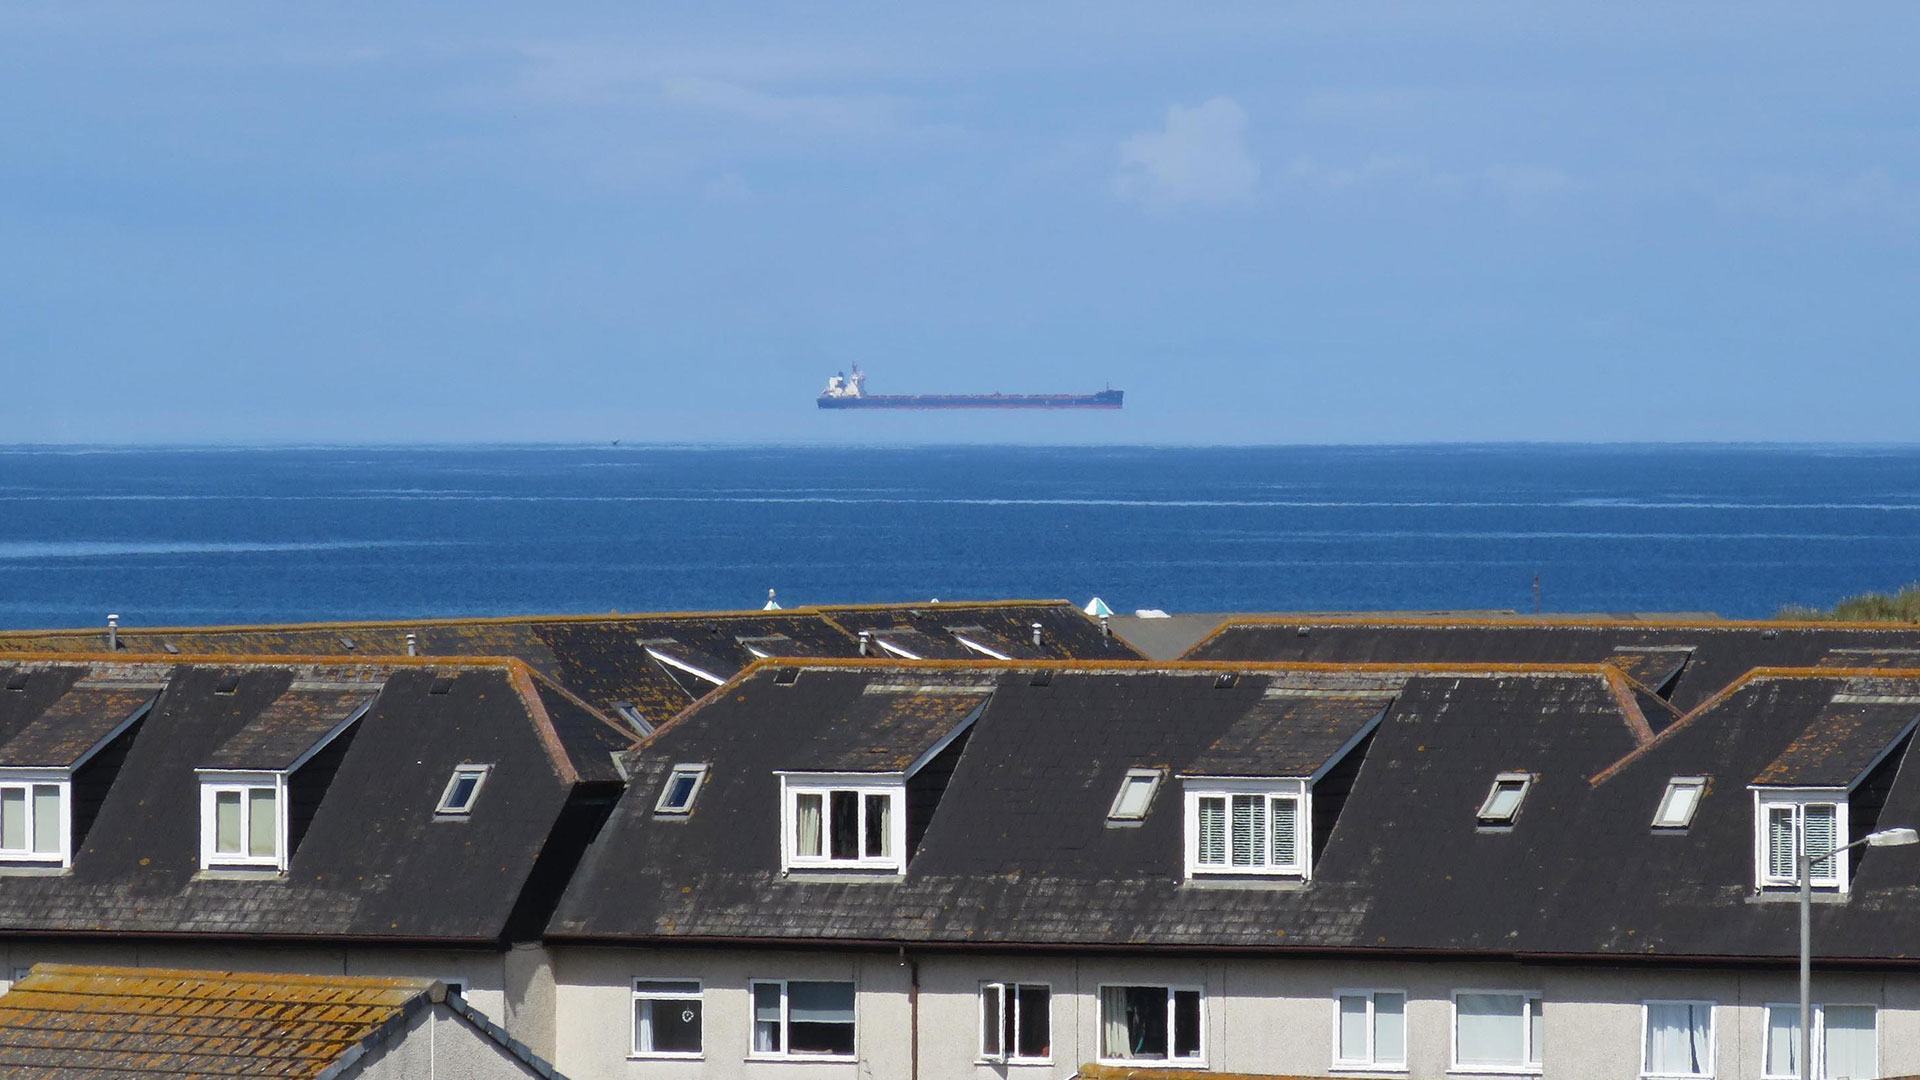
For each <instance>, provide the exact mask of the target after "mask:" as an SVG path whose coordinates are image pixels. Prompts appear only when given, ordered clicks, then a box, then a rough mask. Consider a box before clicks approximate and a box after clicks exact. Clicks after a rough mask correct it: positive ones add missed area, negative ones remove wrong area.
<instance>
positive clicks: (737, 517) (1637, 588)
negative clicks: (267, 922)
mask: <svg viewBox="0 0 1920 1080" xmlns="http://www.w3.org/2000/svg"><path fill="white" fill-rule="evenodd" d="M1536 575H1537V576H1538V578H1539V580H1540V585H1541V592H1540V602H1541V607H1542V609H1543V610H1546V611H1633V610H1641V611H1646V610H1689V611H1718V612H1721V613H1723V614H1727V615H1766V614H1770V613H1772V612H1773V611H1774V610H1776V609H1777V608H1778V607H1779V606H1780V605H1782V604H1785V603H1789V602H1803V603H1816V604H1829V603H1831V602H1832V601H1833V600H1835V599H1836V598H1838V597H1841V596H1843V595H1846V594H1849V593H1853V592H1858V591H1862V590H1866V589H1886V588H1892V587H1896V586H1899V585H1901V584H1905V583H1907V582H1910V581H1914V580H1920V448H1892V449H1858V448H1782V447H1671V446H1636V447H1616V446H1605V447H1560V446H1553V447H1547V446H1477V447H1451V446H1450V447H1335V448H1300V447H1295V448H1284V447H1280V448H1238V449H1235V448H1226V449H1220V448H1214V449H1149V448H1125V447H1098V448H1066V449H1062V448H1025V447H950V448H800V447H781V448H737V447H736V448H717V447H668V446H655V447H648V446H638V447H628V446H617V447H452V448H434V449H421V448H312V449H142V450H123V449H98V450H81V449H66V448H61V449H36V448H12V449H0V625H6V626H14V627H30V626H93V625H99V624H100V623H101V622H102V620H103V619H104V617H105V614H106V613H107V612H109V611H115V612H119V613H120V614H121V615H122V617H123V619H124V620H125V621H126V622H127V623H128V624H129V625H149V626H151V625H166V624H180V623H221V622H248V621H261V620H292V619H341V618H373V617H416V616H428V615H455V614H500V613H513V612H572V611H580V612H586V611H609V610H622V611H647V610H684V609H701V608H740V607H757V606H758V605H759V604H760V603H762V602H763V601H764V600H765V598H766V592H767V590H768V589H769V588H774V589H778V590H779V597H780V600H781V601H782V602H783V603H786V604H789V605H792V604H801V603H808V602H841V601H883V600H925V599H928V598H930V597H943V598H948V599H961V598H979V597H1013V596H1020V597H1065V598H1068V599H1072V600H1075V601H1080V602H1084V601H1085V600H1086V599H1087V598H1088V597H1090V596H1094V595H1099V596H1101V597H1103V598H1105V599H1106V600H1107V602H1108V603H1110V604H1111V605H1112V606H1113V607H1114V608H1115V609H1116V610H1131V609H1134V608H1139V607H1158V608H1165V609H1167V610H1170V611H1230V610H1241V611H1256V610H1308V609H1311V610H1325V609H1422V608H1512V609H1518V610H1532V608H1533V605H1534V595H1533V582H1534V579H1535V577H1536Z"/></svg>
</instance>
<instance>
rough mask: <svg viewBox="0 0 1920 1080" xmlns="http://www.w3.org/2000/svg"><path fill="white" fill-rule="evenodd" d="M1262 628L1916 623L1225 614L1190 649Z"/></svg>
mask: <svg viewBox="0 0 1920 1080" xmlns="http://www.w3.org/2000/svg"><path fill="white" fill-rule="evenodd" d="M1264 626H1379V627H1390V626H1432V627H1445V626H1462V627H1469V626H1500V627H1518V628H1525V627H1530V626H1531V627H1541V628H1549V629H1550V628H1556V627H1567V628H1581V627H1595V628H1600V627H1611V628H1618V629H1628V630H1885V631H1902V630H1904V631H1910V632H1920V623H1902V622H1875V621H1871V620H1866V619H1723V618H1718V617H1714V618H1702V617H1693V616H1688V617H1683V618H1677V619H1651V618H1616V617H1613V616H1608V615H1462V616H1451V615H1407V616H1400V617H1393V616H1380V615H1369V614H1366V613H1357V614H1352V615H1291V616H1290V615H1243V616H1228V617H1226V618H1224V619H1222V620H1221V621H1220V625H1218V626H1216V627H1214V628H1213V630H1212V632H1210V633H1209V634H1207V636H1206V637H1203V638H1201V639H1200V640H1199V641H1197V642H1195V643H1194V648H1199V647H1200V646H1201V645H1204V644H1206V643H1207V642H1209V641H1212V640H1213V639H1214V638H1216V637H1219V636H1221V635H1222V634H1224V633H1226V632H1227V631H1229V630H1233V629H1236V628H1243V627H1247V628H1257V627H1264Z"/></svg>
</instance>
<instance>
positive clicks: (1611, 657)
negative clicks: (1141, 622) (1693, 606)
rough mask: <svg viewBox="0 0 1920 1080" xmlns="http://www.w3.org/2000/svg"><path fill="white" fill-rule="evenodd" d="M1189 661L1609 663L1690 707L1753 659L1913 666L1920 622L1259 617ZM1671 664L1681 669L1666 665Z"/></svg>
mask: <svg viewBox="0 0 1920 1080" xmlns="http://www.w3.org/2000/svg"><path fill="white" fill-rule="evenodd" d="M1185 658H1186V659H1190V660H1273V661H1318V662H1328V663H1353V662H1370V663H1455V664H1458V663H1482V664H1499V663H1535V664H1538V663H1603V662H1609V661H1611V662H1614V663H1616V664H1618V665H1619V666H1620V667H1622V668H1623V669H1624V670H1626V671H1627V672H1628V673H1629V674H1630V675H1632V676H1633V678H1634V679H1635V680H1637V681H1638V682H1640V683H1642V684H1644V685H1645V686H1647V687H1648V688H1649V689H1652V690H1655V691H1661V692H1662V695H1663V696H1665V697H1667V698H1668V699H1669V700H1671V701H1672V702H1673V704H1674V705H1675V706H1677V707H1678V708H1679V709H1681V710H1682V711H1685V710H1688V709H1692V708H1694V707H1696V706H1698V705H1699V704H1700V703H1702V702H1704V701H1706V700H1708V699H1710V698H1711V697H1713V696H1714V695H1715V694H1716V693H1719V692H1720V691H1721V690H1724V689H1725V688H1727V687H1728V686H1731V685H1732V684H1733V683H1735V682H1736V681H1737V680H1739V679H1740V678H1741V677H1742V676H1744V675H1746V674H1747V673H1748V672H1750V671H1752V670H1754V669H1756V668H1763V667H1775V668H1786V667H1816V666H1830V667H1845V668H1859V667H1875V666H1885V667H1896V668H1897V667H1920V627H1916V626H1899V625H1889V624H1885V623H1806V622H1787V621H1752V622H1736V621H1733V620H1721V619H1692V620H1677V619H1662V620H1632V619H1612V618H1532V619H1529V618H1522V617H1518V616H1512V617H1498V616H1483V617H1476V618H1469V617H1457V616H1446V617H1426V618H1419V617H1404V618H1401V617H1380V616H1337V617H1327V616H1321V617H1313V616H1298V617H1276V616H1262V617H1257V618H1244V619H1229V620H1227V622H1225V623H1224V624H1223V625H1222V626H1221V627H1220V628H1219V629H1218V630H1217V631H1215V633H1214V634H1213V635H1212V636H1210V637H1208V638H1206V639H1204V640H1202V641H1201V642H1200V643H1199V644H1197V645H1195V646H1194V647H1193V648H1192V649H1191V650H1189V651H1188V652H1187V654H1186V657H1185ZM1676 664H1678V667H1679V670H1677V671H1675V670H1673V669H1674V667H1675V665H1676ZM1664 684H1670V685H1664Z"/></svg>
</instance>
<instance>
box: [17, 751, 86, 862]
mask: <svg viewBox="0 0 1920 1080" xmlns="http://www.w3.org/2000/svg"><path fill="white" fill-rule="evenodd" d="M70 790H71V787H70V784H69V781H68V780H67V777H66V774H65V773H63V772H56V771H54V770H26V769H22V770H14V771H9V772H6V773H0V861H5V862H11V863H42V864H46V865H53V866H65V865H67V863H68V861H69V854H70V853H69V852H68V850H67V836H68V835H69V827H68V822H67V815H68V813H69V811H68V805H69V800H68V797H67V796H68V792H69V791H70Z"/></svg>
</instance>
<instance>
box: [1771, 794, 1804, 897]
mask: <svg viewBox="0 0 1920 1080" xmlns="http://www.w3.org/2000/svg"><path fill="white" fill-rule="evenodd" d="M1793 847H1794V845H1793V807H1791V806H1769V807H1767V876H1768V877H1770V878H1786V879H1791V880H1798V872H1797V871H1796V869H1795V868H1794V865H1793Z"/></svg>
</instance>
